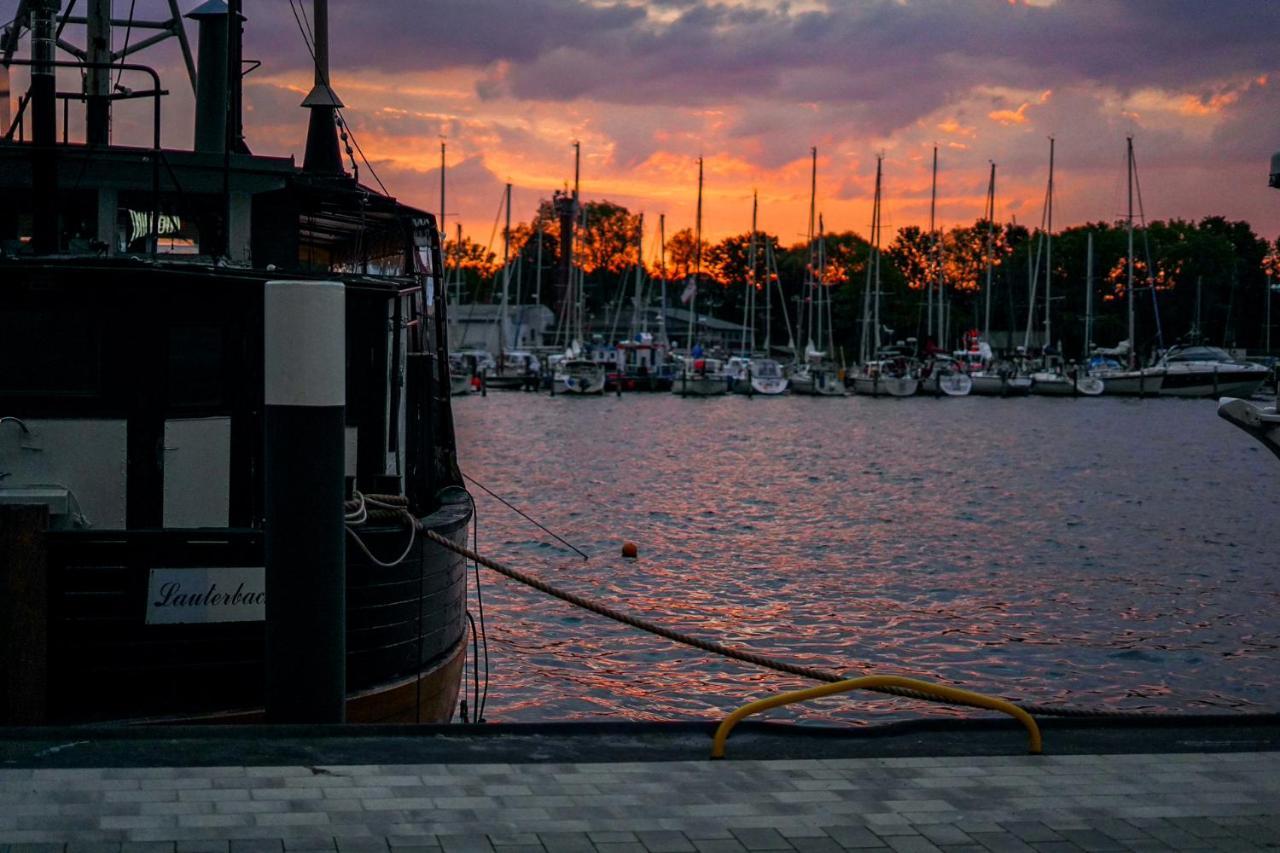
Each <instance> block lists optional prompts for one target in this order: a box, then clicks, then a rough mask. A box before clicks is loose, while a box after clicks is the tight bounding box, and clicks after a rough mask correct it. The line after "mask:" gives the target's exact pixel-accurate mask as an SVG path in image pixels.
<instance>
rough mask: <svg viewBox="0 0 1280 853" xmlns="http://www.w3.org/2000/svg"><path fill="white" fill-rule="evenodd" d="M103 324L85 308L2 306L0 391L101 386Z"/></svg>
mask: <svg viewBox="0 0 1280 853" xmlns="http://www.w3.org/2000/svg"><path fill="white" fill-rule="evenodd" d="M101 351H102V335H101V330H100V329H99V328H98V326H97V324H96V323H95V322H94V320H93V317H91V316H90V312H89V311H86V310H76V309H74V308H72V309H69V310H68V309H64V310H54V309H48V310H46V309H41V310H32V309H26V310H24V309H16V310H13V309H9V308H6V309H5V310H4V311H0V395H26V394H31V395H38V396H74V397H89V396H94V395H97V394H99V393H100V392H101V385H102V379H101V368H100V365H101V362H102V357H101Z"/></svg>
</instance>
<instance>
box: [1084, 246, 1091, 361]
mask: <svg viewBox="0 0 1280 853" xmlns="http://www.w3.org/2000/svg"><path fill="white" fill-rule="evenodd" d="M1085 247H1086V248H1085V254H1084V258H1085V260H1084V362H1085V365H1086V366H1088V364H1089V356H1090V354H1091V351H1092V349H1093V344H1092V343H1091V342H1090V341H1091V339H1092V338H1093V232H1092V231H1090V232H1089V239H1088V241H1087V242H1086V243H1085Z"/></svg>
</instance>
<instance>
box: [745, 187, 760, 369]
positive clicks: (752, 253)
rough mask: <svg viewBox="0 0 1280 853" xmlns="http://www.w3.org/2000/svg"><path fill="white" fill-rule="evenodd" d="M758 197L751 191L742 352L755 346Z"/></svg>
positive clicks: (753, 348) (749, 351)
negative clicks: (748, 269)
mask: <svg viewBox="0 0 1280 853" xmlns="http://www.w3.org/2000/svg"><path fill="white" fill-rule="evenodd" d="M759 207H760V197H759V194H758V193H757V192H755V191H754V190H752V192H751V244H750V248H749V249H748V250H747V258H748V260H747V263H748V264H749V265H750V267H751V270H750V272H749V273H748V274H747V292H746V294H745V297H746V298H744V299H743V300H742V348H743V350H744V351H745V352H744V354H747V353H752V352H755V348H756V312H755V308H756V215H757V214H758V213H759ZM748 327H749V328H750V329H751V348H750V349H747V329H748Z"/></svg>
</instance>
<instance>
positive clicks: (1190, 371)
mask: <svg viewBox="0 0 1280 853" xmlns="http://www.w3.org/2000/svg"><path fill="white" fill-rule="evenodd" d="M1155 368H1156V369H1157V370H1161V371H1163V372H1164V376H1163V381H1162V382H1161V383H1160V396H1161V397H1241V398H1245V399H1248V398H1249V397H1252V396H1253V395H1254V393H1255V392H1256V391H1257V390H1258V389H1259V388H1261V387H1262V383H1263V382H1265V381H1266V380H1267V377H1268V376H1269V375H1270V373H1269V371H1268V370H1267V368H1266V367H1264V366H1263V365H1261V364H1252V363H1250V362H1247V361H1237V360H1236V359H1234V358H1232V357H1231V355H1230V353H1228V352H1227V351H1226V350H1224V349H1220V348H1219V347H1211V346H1203V345H1195V346H1175V347H1173V348H1172V349H1170V350H1169V351H1168V352H1167V353H1165V354H1164V356H1163V357H1162V358H1161V359H1160V360H1159V361H1158V362H1157V363H1156V365H1155Z"/></svg>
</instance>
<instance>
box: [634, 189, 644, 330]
mask: <svg viewBox="0 0 1280 853" xmlns="http://www.w3.org/2000/svg"><path fill="white" fill-rule="evenodd" d="M643 291H644V214H643V213H641V214H640V219H639V220H638V221H637V223H636V290H635V295H634V296H633V297H632V302H631V338H632V339H633V340H634V339H635V336H636V333H637V332H639V331H640V315H641V310H640V303H641V301H642V300H643Z"/></svg>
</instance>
